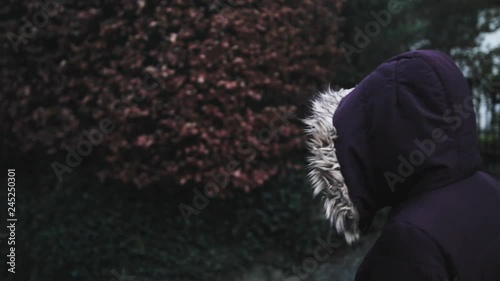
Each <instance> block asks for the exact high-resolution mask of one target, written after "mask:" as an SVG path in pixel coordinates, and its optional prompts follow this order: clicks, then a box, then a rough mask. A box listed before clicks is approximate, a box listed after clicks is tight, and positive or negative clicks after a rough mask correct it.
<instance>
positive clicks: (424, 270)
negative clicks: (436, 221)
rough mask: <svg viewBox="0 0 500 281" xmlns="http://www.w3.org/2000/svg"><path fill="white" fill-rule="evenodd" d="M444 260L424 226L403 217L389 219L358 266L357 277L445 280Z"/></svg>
mask: <svg viewBox="0 0 500 281" xmlns="http://www.w3.org/2000/svg"><path fill="white" fill-rule="evenodd" d="M448 276H449V274H448V272H447V269H446V260H445V257H444V255H443V253H442V252H441V251H440V248H439V246H438V245H437V244H436V242H435V241H434V240H433V239H432V237H430V235H428V234H427V233H426V232H425V231H424V230H422V229H420V228H419V227H417V226H415V225H412V224H411V223H408V222H404V221H391V222H389V223H388V224H387V225H386V226H385V227H384V228H383V230H382V233H381V235H380V237H379V239H378V240H377V242H376V243H375V245H374V246H373V247H372V249H371V250H370V252H369V253H368V255H367V256H366V257H365V260H364V261H363V263H362V264H361V266H360V268H359V269H358V273H357V275H356V280H357V281H365V280H376V281H378V280H385V281H389V280H403V279H404V280H432V281H434V280H446V278H448Z"/></svg>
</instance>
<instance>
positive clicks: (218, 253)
mask: <svg viewBox="0 0 500 281" xmlns="http://www.w3.org/2000/svg"><path fill="white" fill-rule="evenodd" d="M400 2H401V3H402V4H403V9H402V11H401V12H400V13H398V14H393V15H392V17H391V20H390V22H389V23H388V24H387V26H385V27H382V28H381V29H380V33H379V34H377V35H376V36H373V37H370V41H369V44H368V45H366V46H365V47H363V48H361V49H360V52H359V54H353V55H352V56H351V57H350V59H351V60H350V62H348V60H347V59H346V57H345V52H344V51H343V50H342V48H341V47H340V46H341V43H342V42H344V43H348V44H351V45H353V44H354V43H353V42H354V37H355V35H356V28H359V29H360V30H364V29H365V27H366V25H367V23H368V22H371V21H374V17H373V12H375V13H377V12H380V11H382V10H385V9H387V7H388V4H389V1H381V0H376V1H361V0H353V1H284V0H280V1H256V0H232V1H202V0H199V1H194V0H193V1H181V0H175V1H174V0H172V1H165V0H156V1H155V0H140V1H108V0H105V1H84V2H81V1H69V2H68V3H66V4H64V5H63V6H62V7H61V8H60V10H59V12H58V14H57V15H55V16H53V17H51V18H50V20H49V22H48V24H47V25H46V26H44V27H42V28H40V29H39V30H38V31H37V34H36V36H35V37H34V38H32V39H30V40H29V41H28V42H27V43H26V44H21V45H20V52H19V53H17V54H16V53H15V52H14V51H13V49H12V46H11V42H10V41H9V39H7V38H3V39H2V41H1V42H2V49H3V50H4V53H3V54H2V56H1V58H0V59H1V63H2V66H4V67H2V75H1V77H0V79H1V80H0V81H1V82H2V85H3V89H2V94H1V96H0V111H1V115H0V118H1V119H0V124H1V132H2V140H1V141H2V147H1V151H0V152H1V157H0V159H1V162H2V166H8V167H9V168H10V167H13V166H14V167H16V168H17V173H18V176H17V178H18V181H19V182H18V188H17V197H18V198H17V202H16V204H17V206H16V207H17V208H18V210H17V211H18V217H19V218H20V221H19V224H18V228H17V235H18V237H17V239H18V241H20V242H21V243H19V245H18V246H17V247H18V248H17V249H18V265H17V266H18V269H19V272H18V273H17V274H16V277H17V278H19V280H21V279H22V280H33V281H38V280H86V281H90V280H95V281H98V280H99V281H100V280H112V279H113V278H114V275H113V272H115V273H116V272H118V273H121V272H122V269H124V270H125V272H126V273H127V274H128V275H130V276H135V277H134V280H284V279H283V276H290V274H291V272H292V268H293V266H295V265H299V266H300V265H301V264H302V262H303V260H304V259H305V258H306V257H308V256H311V255H312V251H313V250H314V248H315V247H317V246H318V242H317V240H316V239H317V238H324V239H327V237H336V235H335V233H331V231H330V229H329V226H328V224H327V223H326V222H324V221H323V219H322V217H321V216H320V213H319V204H318V203H319V202H317V201H316V200H313V199H312V198H311V197H312V194H311V191H310V190H309V188H308V185H307V183H306V182H305V180H304V178H305V172H304V171H303V168H304V167H303V163H304V156H305V150H304V146H303V136H302V132H301V123H300V120H299V118H301V117H303V116H304V115H305V114H306V113H307V110H308V104H307V101H308V100H309V99H310V98H311V96H312V95H314V93H315V92H316V91H318V90H321V89H324V88H325V87H326V85H327V84H328V83H331V85H332V86H333V87H352V86H353V85H355V84H356V83H359V82H360V81H361V80H362V79H363V77H364V76H366V75H367V74H368V73H369V72H371V71H372V70H373V69H374V68H375V67H376V66H377V65H379V64H380V63H382V62H383V61H385V60H386V59H388V58H390V57H391V56H393V55H396V54H398V53H401V52H404V51H408V50H412V49H417V48H427V49H438V50H442V51H444V52H446V53H448V54H450V55H451V56H452V57H454V59H455V60H456V61H457V63H458V64H459V66H460V67H461V69H462V70H463V71H464V74H465V75H466V77H467V78H468V79H469V81H470V84H471V86H472V88H473V90H474V94H475V100H476V106H477V113H478V116H479V119H480V120H479V122H480V129H481V131H480V133H481V134H480V140H481V145H482V147H481V148H482V152H483V156H484V158H485V162H486V168H488V169H490V171H491V172H496V171H498V167H499V165H498V160H499V158H500V157H499V155H498V152H499V147H500V138H499V133H498V132H499V131H500V125H499V123H500V122H498V119H499V118H498V115H499V114H498V110H500V109H499V108H498V104H499V103H500V98H499V97H498V90H499V88H500V87H499V86H500V83H498V82H500V77H499V71H498V62H499V56H500V48H499V45H500V42H499V41H500V39H499V38H500V34H498V28H499V27H500V17H499V9H498V3H495V2H491V1H483V0H479V1H464V0H446V1H431V0H412V1H400ZM41 3H42V2H38V1H14V0H10V1H8V3H7V4H6V5H5V6H4V8H2V10H1V11H0V14H2V20H1V25H2V27H4V29H5V32H2V35H6V34H8V33H9V32H11V33H16V34H19V33H20V32H21V28H22V26H23V24H24V21H23V17H26V18H28V19H31V18H32V15H33V14H34V13H35V12H37V11H39V10H40V7H41V6H40V5H41ZM495 32H496V34H497V35H498V36H494V34H495ZM484 38H487V40H486V41H488V40H489V41H488V42H490V43H491V46H486V45H485V43H484V40H483V39H484ZM488 38H489V39H488ZM492 38H493V39H492ZM148 75H151V76H150V77H152V78H154V80H151V82H157V83H158V86H157V87H151V88H146V87H144V77H149V76H148ZM134 93H139V96H141V97H142V96H144V97H147V98H146V99H145V100H140V101H136V100H134ZM275 110H278V111H279V112H285V113H287V114H288V116H291V117H290V118H289V120H288V122H287V123H285V122H283V123H281V122H280V123H279V124H280V126H279V129H278V130H277V131H275V132H274V133H275V137H273V138H272V139H271V140H270V141H266V142H263V141H262V140H259V134H260V133H261V132H262V131H263V130H265V129H266V128H269V126H270V123H272V122H274V121H273V120H275V118H276V117H275V115H274V111H275ZM105 117H107V118H110V119H111V120H113V122H114V124H115V125H116V130H115V131H114V132H112V133H111V134H109V135H106V136H105V137H104V139H103V141H102V143H100V144H99V145H97V146H95V147H93V152H92V153H91V154H90V155H89V156H87V157H82V158H83V159H82V163H81V164H80V165H79V166H78V167H76V168H75V169H74V171H72V172H71V173H65V174H64V177H63V180H62V181H59V180H58V178H57V176H56V174H55V173H54V171H53V168H52V167H51V163H53V161H59V162H60V163H65V157H66V154H67V151H66V150H65V149H64V147H65V146H66V145H68V146H70V147H74V146H75V145H76V144H77V143H78V141H80V140H81V139H82V135H81V132H82V130H90V129H93V128H97V127H98V124H99V121H100V120H102V118H105ZM281 121H283V120H281ZM253 152H255V154H254V153H253ZM249 159H250V160H249ZM232 160H234V161H236V162H237V163H238V165H237V166H238V167H237V168H236V169H234V170H233V171H230V172H228V171H227V169H228V168H227V164H228V162H231V161H232ZM214 175H215V178H216V179H215V182H216V183H218V184H219V185H220V182H224V183H225V182H226V181H227V184H223V185H224V186H221V188H220V190H218V195H219V196H216V197H215V198H208V201H207V202H208V203H206V206H205V207H204V208H202V209H201V210H200V211H199V212H195V213H192V214H191V215H190V216H189V223H186V220H185V217H184V216H183V215H182V213H181V211H180V207H179V206H181V205H180V204H185V205H186V206H193V205H194V201H193V199H194V198H196V193H195V190H196V191H199V192H202V193H203V192H205V191H206V190H205V189H204V187H206V186H207V183H210V182H213V181H214ZM138 187H139V188H140V189H138ZM228 197H229V199H228ZM202 201H203V200H202ZM5 203H6V202H4V200H2V202H1V204H2V205H1V206H2V208H4V206H5ZM202 203H203V202H202ZM203 204H205V203H203ZM386 213H387V210H385V211H383V212H381V213H380V215H379V217H378V218H377V220H376V221H375V223H374V225H373V227H372V229H371V231H370V233H369V234H368V235H367V236H366V237H365V239H364V242H363V243H360V244H359V245H357V246H355V247H353V248H349V247H347V246H346V245H342V246H341V247H339V248H338V249H336V250H335V251H334V253H333V255H332V256H331V258H329V259H328V260H327V261H325V262H322V263H320V265H319V267H318V269H317V270H316V271H314V272H312V273H311V274H310V275H308V278H309V279H308V280H352V279H353V275H354V273H355V271H356V268H357V266H358V265H359V263H360V262H361V260H362V257H363V256H364V254H365V253H366V251H367V250H368V249H369V247H370V245H371V244H372V243H373V241H374V240H375V239H376V237H377V233H378V231H379V230H380V228H381V226H382V225H383V222H384V217H385V214H386ZM5 215H6V214H3V213H2V215H1V218H4V216H5ZM0 239H1V238H0ZM2 240H3V239H2ZM0 249H1V252H2V253H4V252H6V244H5V241H2V242H1V243H0ZM4 266H5V264H3V265H0V269H1V272H2V273H0V278H2V280H10V279H8V278H10V277H9V276H7V274H6V273H5V272H6V270H4V268H3V267H4ZM129 280H130V279H129ZM291 280H293V279H291Z"/></svg>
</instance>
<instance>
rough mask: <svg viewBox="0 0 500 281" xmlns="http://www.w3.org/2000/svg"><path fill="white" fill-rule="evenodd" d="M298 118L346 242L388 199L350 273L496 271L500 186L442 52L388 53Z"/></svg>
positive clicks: (460, 81) (460, 275)
mask: <svg viewBox="0 0 500 281" xmlns="http://www.w3.org/2000/svg"><path fill="white" fill-rule="evenodd" d="M332 119H333V120H332ZM306 124H307V125H308V129H307V132H308V133H309V134H310V136H311V138H310V140H309V142H308V145H309V148H310V149H311V152H312V156H311V157H310V158H309V162H310V168H311V171H310V174H309V176H310V178H311V181H312V184H313V187H314V189H315V194H318V193H322V195H323V196H324V202H325V206H324V207H325V210H326V214H327V218H328V219H329V220H330V221H331V222H332V224H334V225H335V227H336V229H337V231H338V232H340V233H343V234H344V236H345V238H346V240H347V242H349V243H353V242H355V241H356V240H358V239H359V236H360V233H361V232H363V231H366V230H367V228H368V227H369V225H370V223H371V221H372V218H373V215H374V214H375V212H376V211H377V210H380V209H381V208H383V207H385V206H392V210H391V214H390V217H389V221H388V223H387V224H386V225H385V227H384V229H383V230H382V233H381V236H380V238H379V239H378V240H377V242H376V243H375V245H374V246H373V248H372V249H371V250H370V252H369V253H368V254H367V256H366V257H365V260H364V261H363V263H362V265H361V266H360V268H359V270H358V273H357V275H356V280H357V281H366V280H371V281H378V280H380V281H391V280H394V281H403V280H404V281H412V280H415V281H416V280H429V281H431V280H432V281H434V280H435V281H445V280H448V281H453V280H460V281H469V280H470V281H499V280H500V187H499V184H498V182H497V181H496V180H495V179H493V178H492V177H490V176H489V175H487V174H485V173H483V172H480V168H481V159H480V155H479V150H478V139H477V130H476V120H475V113H474V107H473V105H472V97H471V93H470V89H469V87H468V84H467V82H466V80H465V78H464V77H463V75H462V73H461V72H460V70H459V69H458V67H457V66H456V65H455V64H454V63H453V61H452V60H451V59H450V58H449V57H448V56H446V55H444V54H442V53H440V52H435V51H414V52H409V53H404V54H401V55H399V56H396V57H394V58H392V59H390V60H388V61H387V62H386V63H384V64H382V65H381V66H380V67H378V68H377V69H376V70H375V71H374V72H373V73H372V74H370V75H369V76H368V77H367V78H365V79H364V80H363V81H362V82H361V83H360V84H359V85H358V86H356V88H355V89H353V90H342V91H339V92H334V91H331V90H329V91H327V92H325V93H322V94H321V95H320V96H319V97H318V98H317V99H316V100H315V101H314V103H313V116H311V117H310V118H308V119H306Z"/></svg>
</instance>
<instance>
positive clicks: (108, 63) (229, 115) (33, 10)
mask: <svg viewBox="0 0 500 281" xmlns="http://www.w3.org/2000/svg"><path fill="white" fill-rule="evenodd" d="M9 2H10V3H9V4H7V5H5V7H6V8H5V9H7V10H9V12H8V17H9V18H10V20H8V21H7V22H6V23H5V26H6V28H7V32H6V33H5V34H6V35H7V39H6V40H2V44H3V45H2V48H4V49H9V54H8V56H2V63H3V64H5V65H6V67H5V68H3V69H2V78H0V79H1V81H2V88H3V92H4V93H3V94H2V95H1V97H0V98H1V108H0V110H2V114H3V116H2V120H1V121H2V131H3V135H4V136H5V137H4V138H3V139H2V141H3V142H4V144H3V145H5V146H6V147H7V146H10V147H12V146H17V147H20V148H22V151H25V152H26V151H30V150H32V149H43V150H44V151H45V152H46V153H48V154H54V153H59V154H62V155H66V154H67V153H68V152H67V150H68V148H69V149H70V150H74V151H73V153H74V152H75V151H78V149H79V144H81V143H82V141H83V140H85V141H88V139H89V137H87V136H86V135H88V134H95V136H97V135H98V133H97V132H98V131H97V130H100V123H101V122H103V120H105V122H107V125H109V126H111V127H112V128H113V130H112V132H110V133H107V134H106V133H103V135H104V138H103V139H102V141H95V144H94V145H93V148H92V152H91V153H92V157H98V158H99V159H104V160H105V161H106V163H107V165H105V166H104V167H100V170H99V171H96V173H98V175H99V177H100V178H101V179H110V178H116V179H120V180H122V181H123V182H135V183H136V184H137V185H138V186H139V187H142V186H147V185H149V184H151V183H155V182H156V183H158V182H161V180H162V179H164V178H170V179H175V181H176V182H177V183H179V184H181V185H182V184H186V183H195V182H201V183H203V182H204V181H209V180H213V179H214V178H217V177H219V179H221V178H224V177H223V176H221V175H226V174H227V175H230V179H229V181H226V180H225V178H224V179H223V180H222V181H223V182H224V185H227V186H236V187H241V188H245V190H248V189H250V188H253V187H256V186H258V185H261V184H262V183H264V182H265V181H266V180H268V179H269V178H270V177H272V176H273V175H275V174H277V173H278V171H279V170H280V169H282V168H293V169H296V168H300V167H301V165H300V164H301V163H300V160H301V159H300V157H293V156H294V155H297V151H301V148H302V147H303V137H302V136H303V133H302V127H301V123H300V122H299V121H298V120H297V108H298V107H302V106H303V104H299V103H301V101H304V100H306V98H305V97H307V96H310V95H311V94H313V93H314V92H315V91H316V90H317V89H319V88H321V87H324V86H325V85H326V83H328V81H327V78H328V77H331V76H332V73H333V69H334V65H335V61H336V60H337V59H338V58H339V57H340V56H341V54H340V53H339V50H338V49H337V48H336V47H335V46H336V45H337V44H336V41H335V38H336V37H337V36H338V24H339V20H340V19H339V16H338V13H339V12H338V11H339V9H340V3H341V1H340V0H334V1H331V0H319V1H311V0H306V1H302V0H293V1H284V0H281V1H280V0H278V1H264V0H233V1H227V2H224V1H196V0H191V1H188V0H186V1H181V0H172V1H165V0H157V1H153V0H151V1H150V0H138V1H125V0H123V1H95V0H93V1H69V0H66V1H60V3H58V2H56V1H55V0H54V1H14V0H11V1H9ZM45 2H53V3H56V4H55V7H56V8H55V10H54V9H53V8H52V10H51V9H49V8H47V7H44V6H43V5H44V4H43V3H45ZM40 11H43V12H44V13H46V14H47V23H46V24H45V25H43V26H42V25H41V24H40V25H39V26H38V27H37V25H38V24H39V23H41V20H42V17H43V15H41V14H42V13H43V12H40ZM37 12H38V15H37ZM35 18H38V19H35ZM35 21H36V24H35ZM26 22H30V23H31V24H33V25H34V26H35V29H34V30H30V29H29V27H28V28H26V26H25V25H26V24H27V23H26ZM28 25H29V24H28ZM16 50H17V51H18V52H17V53H16ZM96 138H97V137H96ZM97 140H98V138H97ZM80 148H82V147H80ZM82 149H83V148H82ZM82 151H83V150H82ZM78 153H79V152H78ZM79 154H80V153H79ZM80 156H81V157H82V158H85V155H80ZM53 164H54V163H47V165H53ZM59 164H61V165H63V166H65V167H66V168H68V169H69V168H71V169H78V168H77V167H71V165H69V164H70V163H66V162H64V161H63V162H60V163H59ZM73 164H74V163H73ZM63 166H60V165H59V166H57V167H59V169H61V167H63ZM75 166H76V165H75ZM59 171H60V172H61V171H62V172H61V175H62V177H64V176H65V173H66V172H68V171H69V170H64V169H63V170H59Z"/></svg>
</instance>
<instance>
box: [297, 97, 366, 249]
mask: <svg viewBox="0 0 500 281" xmlns="http://www.w3.org/2000/svg"><path fill="white" fill-rule="evenodd" d="M352 90H353V89H341V90H339V91H333V90H332V89H330V88H328V89H327V90H326V91H324V92H321V93H319V95H318V96H317V97H316V98H315V99H314V100H313V102H312V114H311V116H309V117H308V118H306V119H304V123H305V124H306V129H305V131H306V134H307V135H308V140H307V148H308V149H309V151H310V153H311V156H309V157H308V158H307V162H308V169H309V173H308V175H307V176H308V178H309V180H310V182H311V184H312V187H313V190H314V191H313V194H314V196H316V195H318V194H320V193H321V194H322V201H323V202H324V205H323V208H324V210H325V215H326V219H328V220H329V221H330V223H331V225H332V226H333V225H335V229H336V230H337V232H338V233H339V234H343V235H344V238H345V240H346V242H347V243H348V244H352V243H354V242H356V241H357V240H358V239H359V236H360V234H359V228H358V224H359V213H358V211H357V210H356V207H355V206H354V204H353V203H352V201H351V198H350V197H349V193H348V190H347V186H346V184H345V181H344V177H343V176H342V173H341V172H340V164H339V161H338V159H337V155H336V154H335V147H334V140H335V139H336V138H337V131H336V129H335V127H333V124H332V119H333V114H334V113H335V111H336V110H337V107H338V106H339V104H340V101H341V100H342V99H343V98H344V97H345V96H347V95H348V94H349V93H350V92H351V91H352Z"/></svg>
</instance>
